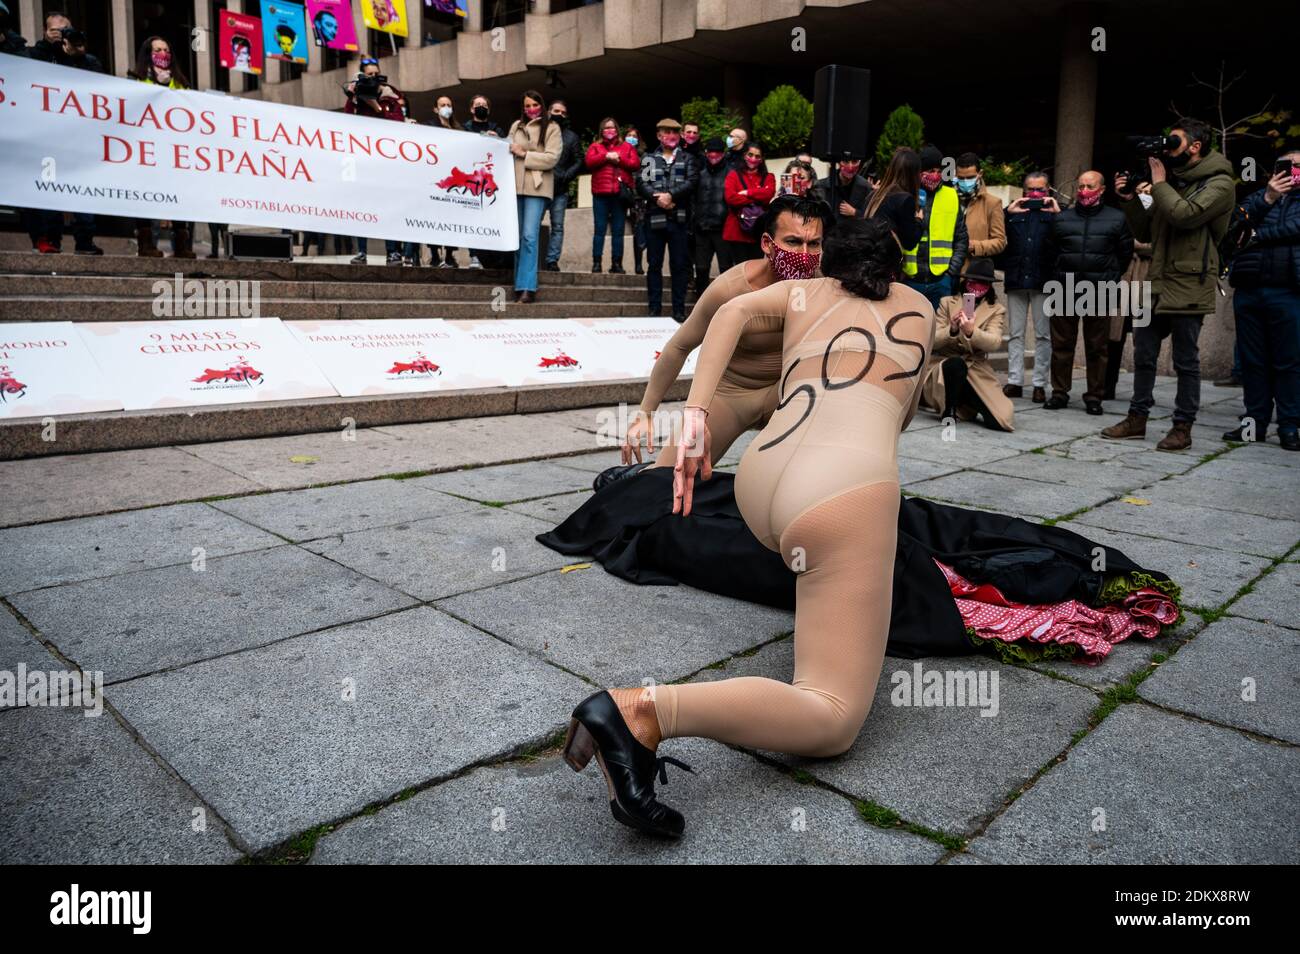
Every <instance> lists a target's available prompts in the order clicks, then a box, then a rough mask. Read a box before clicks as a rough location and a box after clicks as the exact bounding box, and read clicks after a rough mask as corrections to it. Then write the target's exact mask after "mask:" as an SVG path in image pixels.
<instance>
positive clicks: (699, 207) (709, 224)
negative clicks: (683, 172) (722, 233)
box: [694, 159, 731, 232]
mask: <svg viewBox="0 0 1300 954" xmlns="http://www.w3.org/2000/svg"><path fill="white" fill-rule="evenodd" d="M698 165H699V170H700V182H699V184H698V185H697V186H696V187H695V202H694V205H695V231H697V232H714V231H717V230H719V229H721V228H722V223H723V222H724V221H726V218H727V197H726V194H725V192H726V181H727V173H728V172H730V171H731V166H730V165H729V164H728V163H727V160H726V159H723V160H722V161H721V162H719V163H718V164H717V165H716V166H711V165H709V161H708V160H707V159H701V160H700V162H699V163H698Z"/></svg>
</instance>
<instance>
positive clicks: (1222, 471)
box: [1195, 451, 1300, 494]
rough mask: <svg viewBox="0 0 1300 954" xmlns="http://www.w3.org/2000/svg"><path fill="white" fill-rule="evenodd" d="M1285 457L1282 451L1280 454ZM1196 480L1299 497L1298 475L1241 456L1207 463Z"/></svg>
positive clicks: (1200, 469) (1226, 456) (1234, 453)
mask: <svg viewBox="0 0 1300 954" xmlns="http://www.w3.org/2000/svg"><path fill="white" fill-rule="evenodd" d="M1280 453H1286V451H1280ZM1195 473H1196V476H1198V477H1203V478H1212V479H1214V480H1221V481H1228V482H1231V483H1236V484H1244V485H1248V486H1250V487H1252V488H1258V489H1260V490H1272V491H1277V492H1279V493H1290V494H1295V493H1300V475H1298V474H1296V472H1295V471H1294V470H1293V469H1291V468H1289V467H1284V466H1281V465H1279V464H1274V463H1266V462H1265V461H1263V460H1259V459H1255V457H1254V455H1252V457H1251V458H1247V457H1246V456H1245V455H1243V454H1239V453H1236V452H1229V453H1227V454H1223V455H1222V456H1220V457H1216V458H1214V460H1207V461H1206V462H1205V463H1204V464H1202V465H1201V466H1200V467H1197V468H1196V471H1195Z"/></svg>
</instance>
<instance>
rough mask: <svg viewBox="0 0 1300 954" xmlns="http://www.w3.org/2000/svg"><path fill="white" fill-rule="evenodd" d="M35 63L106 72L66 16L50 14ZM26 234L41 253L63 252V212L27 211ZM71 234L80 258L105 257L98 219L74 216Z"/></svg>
mask: <svg viewBox="0 0 1300 954" xmlns="http://www.w3.org/2000/svg"><path fill="white" fill-rule="evenodd" d="M28 55H29V56H30V57H31V58H32V59H34V60H44V61H45V62H46V63H55V64H57V65H59V66H68V67H71V68H72V69H78V70H90V71H91V72H93V73H102V72H104V64H103V63H101V62H100V61H99V58H98V57H96V56H93V55H91V54H90V53H87V52H86V34H84V33H82V32H81V31H80V30H78V29H75V28H74V27H73V26H72V21H71V20H69V19H68V18H67V17H66V16H65V15H64V14H62V13H59V12H57V11H51V12H50V13H49V14H48V15H47V16H46V17H45V35H44V36H43V37H42V38H41V39H39V40H37V41H36V43H35V44H33V46H32V47H31V49H30V50H29V51H28ZM24 218H25V220H26V222H27V232H28V234H29V235H30V236H31V239H32V248H34V249H35V250H36V251H38V252H43V253H54V252H61V251H63V213H62V212H51V211H46V210H41V209H27V210H24ZM72 235H73V238H74V239H75V241H76V248H75V251H76V253H77V254H78V255H103V254H104V250H103V249H102V248H100V247H99V246H98V245H96V244H95V217H94V216H93V215H91V214H90V213H89V212H73V213H72Z"/></svg>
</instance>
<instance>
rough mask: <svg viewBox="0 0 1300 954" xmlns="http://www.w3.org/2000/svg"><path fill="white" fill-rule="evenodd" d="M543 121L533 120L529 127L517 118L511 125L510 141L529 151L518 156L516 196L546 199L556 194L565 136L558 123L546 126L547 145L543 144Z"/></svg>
mask: <svg viewBox="0 0 1300 954" xmlns="http://www.w3.org/2000/svg"><path fill="white" fill-rule="evenodd" d="M541 128H542V121H541V120H540V119H530V120H529V121H528V125H526V126H525V125H524V124H523V122H522V120H518V119H516V120H515V121H514V122H513V123H511V124H510V132H509V133H507V134H506V138H507V139H508V140H509V141H510V142H512V143H518V144H519V145H521V146H527V147H528V152H526V153H525V154H524V155H523V156H515V193H516V194H517V195H540V196H541V197H542V198H544V199H550V198H553V197H554V195H555V173H554V171H553V170H554V169H555V164H556V163H557V162H559V161H560V153H561V152H562V151H563V149H564V137H563V136H562V135H561V134H560V127H559V124H557V123H550V122H548V123H547V124H546V142H544V143H543V142H541V141H540V136H541V132H540V130H541Z"/></svg>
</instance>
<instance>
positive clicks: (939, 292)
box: [903, 275, 953, 311]
mask: <svg viewBox="0 0 1300 954" xmlns="http://www.w3.org/2000/svg"><path fill="white" fill-rule="evenodd" d="M918 278H919V276H918ZM903 284H904V285H906V286H907V287H908V288H915V289H916V290H917V291H919V292H920V293H921V294H922V295H924V296H925V297H926V298H928V299H929V301H930V304H931V305H932V306H933V307H934V310H935V311H938V310H939V302H940V301H941V300H943V299H944V298H947V297H948V296H949V295H951V294H953V280H952V278H951V276H948V275H940V276H939V277H938V278H936V279H935V280H934V281H932V282H922V281H917V279H916V278H909V277H907V276H904V277H903Z"/></svg>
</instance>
